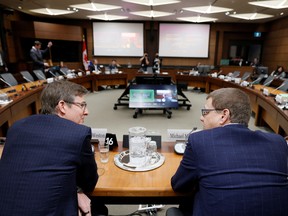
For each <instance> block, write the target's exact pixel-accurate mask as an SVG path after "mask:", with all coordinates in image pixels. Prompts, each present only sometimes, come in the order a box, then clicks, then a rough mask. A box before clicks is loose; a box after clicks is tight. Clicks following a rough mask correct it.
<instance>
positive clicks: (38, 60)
mask: <svg viewBox="0 0 288 216" xmlns="http://www.w3.org/2000/svg"><path fill="white" fill-rule="evenodd" d="M52 45H53V44H52V42H51V41H50V42H49V43H48V45H47V47H46V49H45V50H41V46H42V43H41V42H40V41H35V42H34V46H33V47H32V48H31V50H30V57H31V59H32V61H33V70H42V71H43V72H44V69H45V67H49V64H48V63H47V62H44V60H43V55H45V54H46V53H47V52H48V51H49V48H50V47H51V46H52Z"/></svg>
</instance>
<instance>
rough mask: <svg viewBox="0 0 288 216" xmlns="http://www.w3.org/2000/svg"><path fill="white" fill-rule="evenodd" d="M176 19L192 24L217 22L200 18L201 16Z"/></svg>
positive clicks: (213, 19) (214, 19) (207, 18)
mask: <svg viewBox="0 0 288 216" xmlns="http://www.w3.org/2000/svg"><path fill="white" fill-rule="evenodd" d="M177 19H178V20H182V21H186V22H194V23H202V22H215V21H216V20H217V19H216V18H210V17H202V16H192V17H178V18H177Z"/></svg>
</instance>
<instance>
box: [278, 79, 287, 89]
mask: <svg viewBox="0 0 288 216" xmlns="http://www.w3.org/2000/svg"><path fill="white" fill-rule="evenodd" d="M279 90H281V91H288V80H285V81H284V82H283V83H282V84H281V85H280V88H279Z"/></svg>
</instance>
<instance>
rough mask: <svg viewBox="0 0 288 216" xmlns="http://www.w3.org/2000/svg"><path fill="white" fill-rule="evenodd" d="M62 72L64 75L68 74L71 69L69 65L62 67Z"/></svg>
mask: <svg viewBox="0 0 288 216" xmlns="http://www.w3.org/2000/svg"><path fill="white" fill-rule="evenodd" d="M60 73H62V74H63V75H67V74H68V73H70V70H69V68H67V67H61V68H60Z"/></svg>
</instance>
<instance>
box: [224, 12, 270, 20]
mask: <svg viewBox="0 0 288 216" xmlns="http://www.w3.org/2000/svg"><path fill="white" fill-rule="evenodd" d="M229 16H231V17H234V18H239V19H244V20H257V19H267V18H271V17H273V16H272V15H269V14H261V13H242V14H230V15H229Z"/></svg>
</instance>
